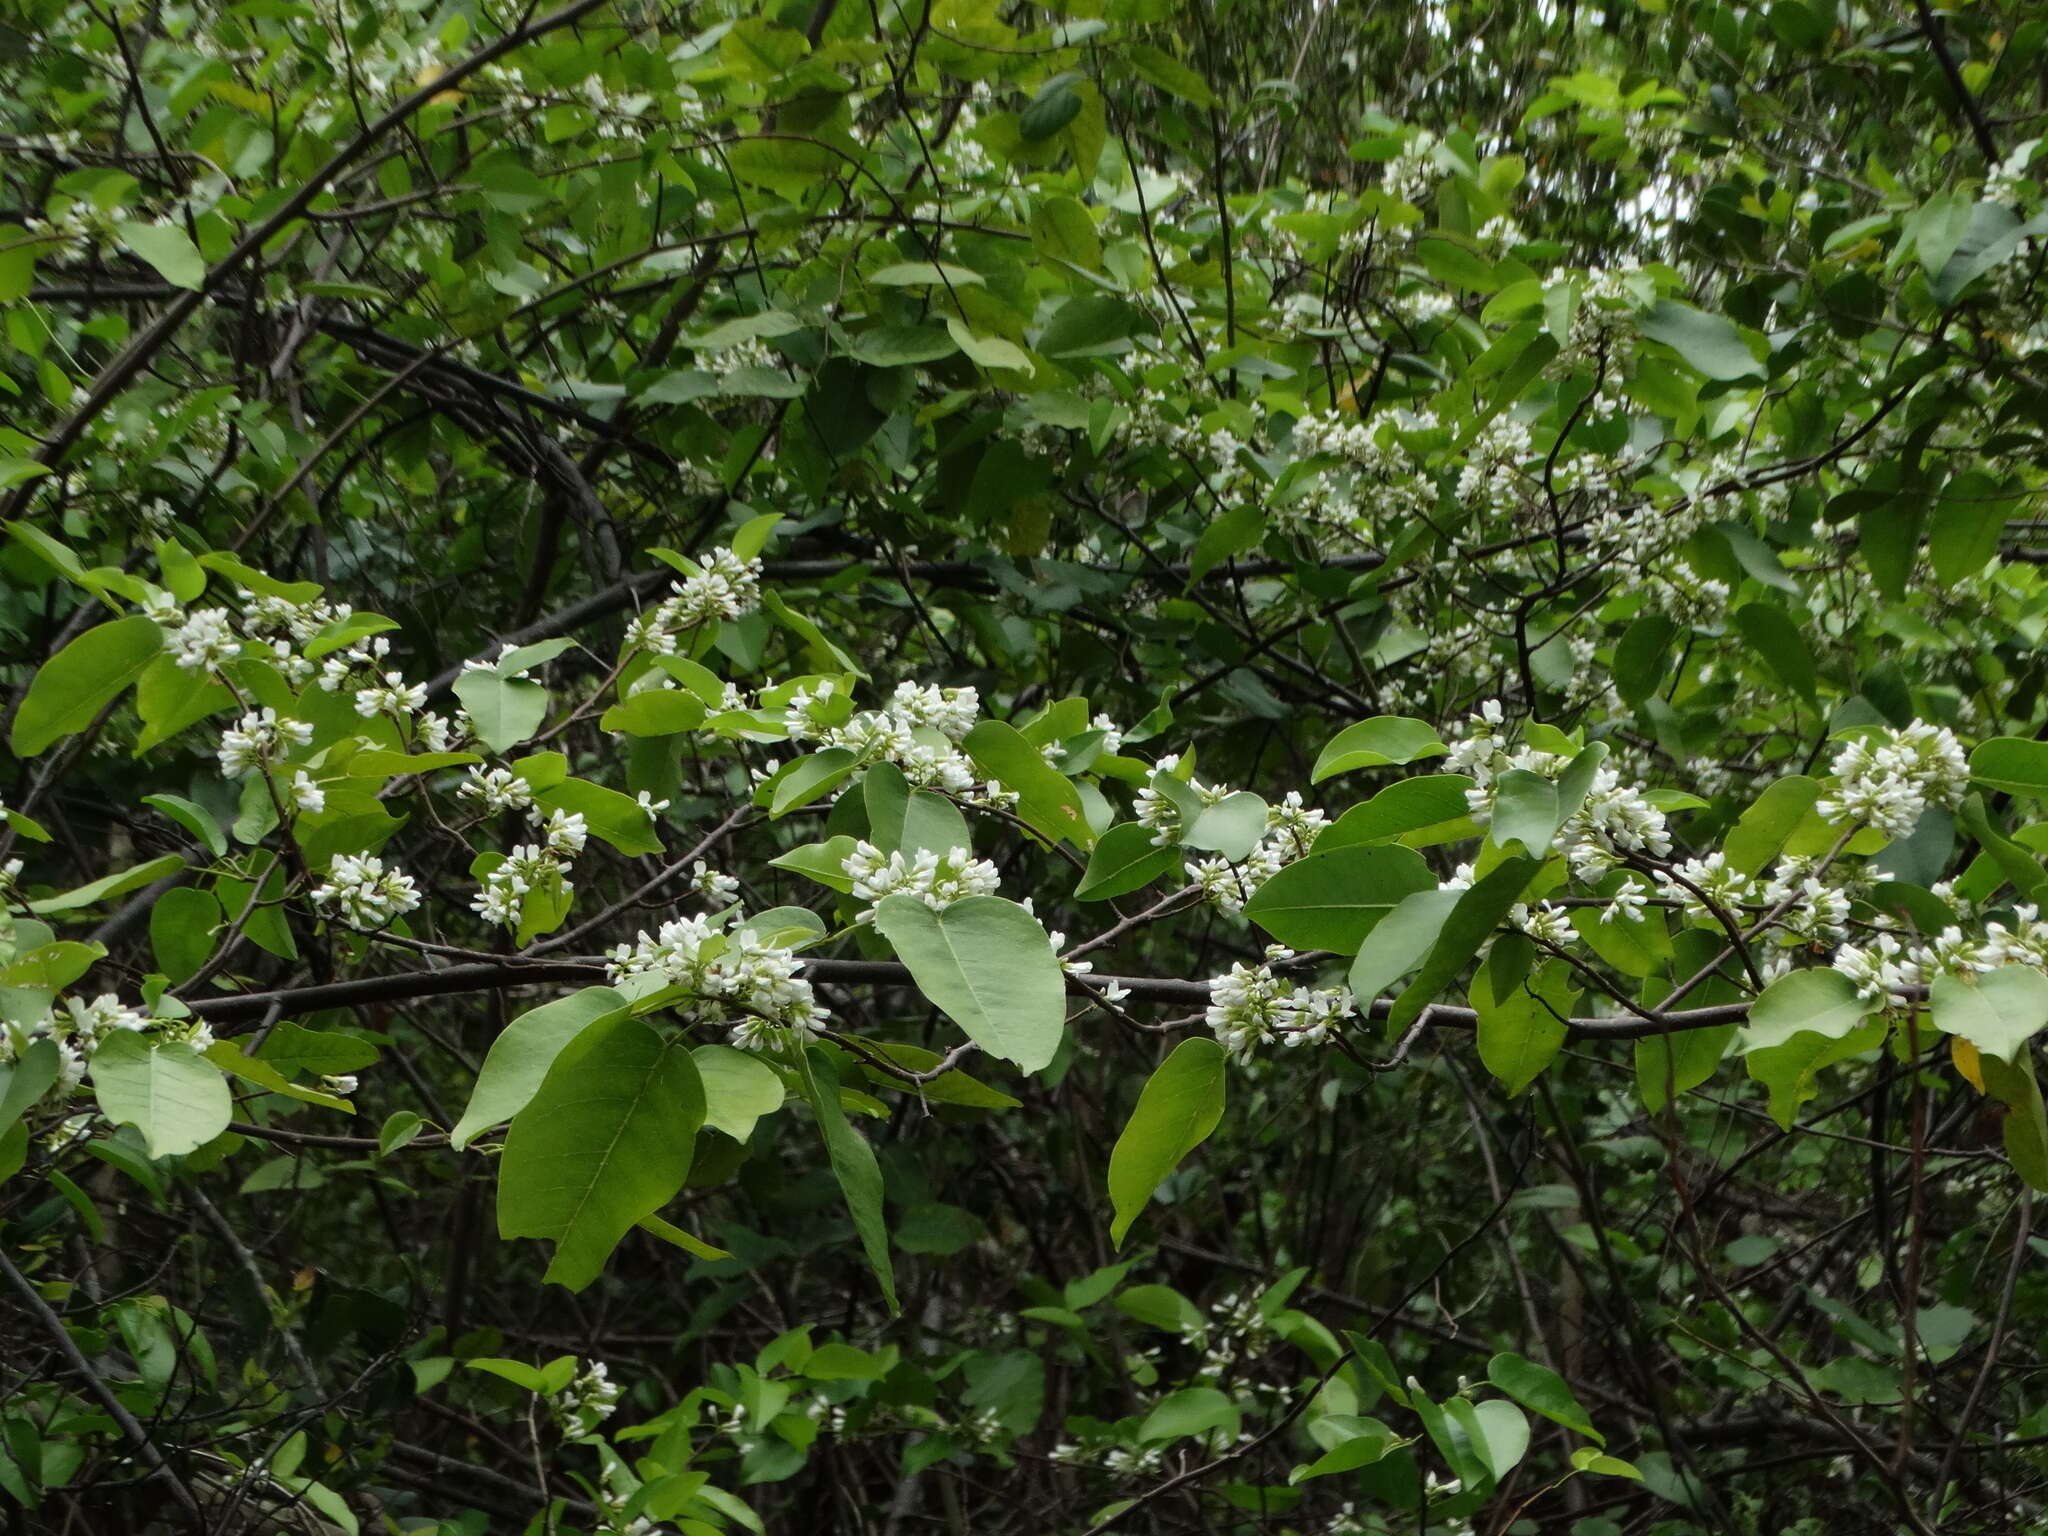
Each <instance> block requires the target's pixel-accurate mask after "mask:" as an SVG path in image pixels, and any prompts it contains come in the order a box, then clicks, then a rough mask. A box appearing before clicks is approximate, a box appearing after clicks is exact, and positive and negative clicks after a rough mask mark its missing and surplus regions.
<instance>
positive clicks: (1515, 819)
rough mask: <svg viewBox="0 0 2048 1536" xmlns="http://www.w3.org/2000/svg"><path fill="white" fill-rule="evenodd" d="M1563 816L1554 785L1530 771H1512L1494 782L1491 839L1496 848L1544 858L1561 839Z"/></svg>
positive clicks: (1524, 769) (1515, 769) (1525, 769)
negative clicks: (1556, 839)
mask: <svg viewBox="0 0 2048 1536" xmlns="http://www.w3.org/2000/svg"><path fill="white" fill-rule="evenodd" d="M1561 814H1562V807H1561V806H1560V805H1559V803H1558V798H1557V785H1556V783H1555V782H1554V781H1552V780H1550V779H1546V778H1545V777H1544V776H1543V775H1542V774H1540V773H1532V772H1530V771H1529V770H1528V769H1527V768H1510V769H1509V770H1508V771H1507V772H1506V773H1503V774H1502V775H1501V776H1500V777H1499V778H1498V779H1496V780H1494V802H1493V824H1492V826H1491V827H1490V828H1489V829H1488V835H1489V838H1490V840H1491V841H1492V843H1493V845H1494V846H1495V847H1496V848H1511V849H1513V850H1514V851H1516V852H1518V853H1526V854H1531V855H1533V856H1535V857H1538V858H1542V857H1544V856H1546V855H1548V854H1549V852H1550V845H1551V843H1552V841H1553V840H1554V839H1555V838H1556V837H1557V824H1558V821H1559V820H1560V818H1561Z"/></svg>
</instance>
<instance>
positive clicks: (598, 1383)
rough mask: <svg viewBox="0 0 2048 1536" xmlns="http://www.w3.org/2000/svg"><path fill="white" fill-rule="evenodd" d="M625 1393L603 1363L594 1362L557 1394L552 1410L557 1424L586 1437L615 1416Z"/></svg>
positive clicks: (550, 1404) (599, 1361)
mask: <svg viewBox="0 0 2048 1536" xmlns="http://www.w3.org/2000/svg"><path fill="white" fill-rule="evenodd" d="M622 1391H623V1388H621V1387H620V1386H619V1385H618V1384H617V1383H615V1382H614V1381H613V1380H612V1379H611V1373H610V1371H609V1370H607V1369H606V1367H605V1364H604V1362H603V1361H602V1360H593V1361H591V1362H590V1364H588V1365H587V1366H585V1367H584V1368H583V1370H582V1372H581V1373H580V1374H579V1375H578V1376H577V1377H576V1379H575V1380H573V1381H571V1382H570V1383H569V1385H567V1386H566V1387H564V1388H562V1390H561V1391H559V1392H557V1393H556V1394H555V1395H554V1398H553V1400H552V1401H551V1402H550V1403H549V1405H548V1406H549V1409H550V1410H551V1411H552V1413H553V1415H554V1419H555V1422H556V1423H557V1424H559V1425H561V1427H562V1428H563V1429H564V1430H566V1431H568V1432H569V1433H571V1434H579V1435H587V1434H589V1433H590V1432H591V1431H592V1430H594V1429H596V1428H597V1426H598V1425H599V1424H602V1423H603V1422H604V1421H605V1420H606V1419H608V1418H610V1417H611V1416H612V1410H613V1409H615V1408H616V1407H618V1404H619V1397H620V1395H621V1393H622Z"/></svg>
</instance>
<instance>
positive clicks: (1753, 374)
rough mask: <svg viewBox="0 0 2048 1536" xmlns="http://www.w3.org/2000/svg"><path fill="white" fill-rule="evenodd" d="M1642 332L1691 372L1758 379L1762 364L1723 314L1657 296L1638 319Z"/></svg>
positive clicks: (1714, 376)
mask: <svg viewBox="0 0 2048 1536" xmlns="http://www.w3.org/2000/svg"><path fill="white" fill-rule="evenodd" d="M1639 328H1640V329H1641V331H1642V333H1643V334H1644V335H1645V336H1647V337H1649V338H1650V340H1652V341H1661V342H1663V343H1664V345H1665V346H1667V347H1669V348H1671V350H1672V351H1674V352H1676V353H1677V354H1678V355H1679V356H1680V357H1682V358H1684V359H1685V362H1686V365H1687V366H1688V367H1690V368H1691V369H1692V370H1693V371H1694V372H1695V373H1700V374H1704V375H1705V376H1706V377H1708V378H1710V379H1726V380H1734V379H1761V378H1762V377H1763V373H1764V370H1763V365H1762V364H1761V363H1759V362H1758V361H1757V358H1756V354H1755V353H1754V352H1752V351H1751V350H1750V346H1749V343H1748V342H1747V341H1746V340H1744V339H1743V335H1742V332H1740V331H1738V330H1737V329H1736V328H1735V324H1734V322H1733V321H1731V320H1729V319H1728V318H1727V317H1726V316H1724V315H1709V314H1704V313H1702V312H1701V311H1699V310H1697V309H1694V308H1693V307H1692V306H1691V305H1689V304H1680V303H1678V302H1676V301H1675V300H1672V299H1659V300H1658V301H1657V302H1656V303H1655V304H1654V305H1652V306H1651V307H1650V309H1649V310H1648V311H1647V312H1646V313H1645V314H1644V315H1643V317H1642V319H1641V321H1640V322H1639Z"/></svg>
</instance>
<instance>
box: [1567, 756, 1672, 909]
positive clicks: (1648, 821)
mask: <svg viewBox="0 0 2048 1536" xmlns="http://www.w3.org/2000/svg"><path fill="white" fill-rule="evenodd" d="M1561 840H1562V842H1563V843H1564V851H1565V857H1566V858H1567V859H1569V860H1570V861H1571V867H1572V873H1573V874H1574V875H1575V876H1577V877H1578V878H1579V879H1581V880H1588V881H1591V880H1598V879H1599V878H1600V877H1601V876H1602V875H1604V874H1606V873H1607V872H1608V871H1609V870H1610V869H1612V868H1613V867H1614V866H1615V864H1616V863H1618V862H1619V861H1620V860H1621V858H1622V857H1623V856H1624V855H1626V854H1632V853H1633V854H1646V855H1648V856H1650V857H1652V858H1659V859H1661V858H1663V857H1664V856H1665V855H1667V854H1668V853H1670V852H1671V830H1670V828H1669V826H1668V825H1667V824H1666V822H1665V817H1664V813H1663V812H1662V811H1661V810H1659V809H1658V808H1657V807H1656V806H1654V805H1652V804H1651V803H1650V802H1649V800H1648V799H1646V798H1645V797H1644V795H1643V792H1642V791H1641V790H1639V789H1637V788H1636V787H1635V786H1634V785H1632V784H1624V783H1623V782H1622V778H1621V774H1620V771H1619V770H1617V769H1616V768H1614V767H1613V766H1612V765H1611V764H1608V763H1602V764H1601V765H1600V767H1599V768H1598V769H1596V770H1595V771H1594V774H1593V787H1592V788H1591V789H1589V790H1587V791H1586V798H1585V801H1584V802H1583V803H1582V804H1581V805H1580V806H1579V808H1578V810H1577V811H1575V812H1573V813H1572V815H1571V816H1570V817H1569V818H1568V819H1567V820H1566V822H1565V824H1564V830H1563V834H1562V839H1561Z"/></svg>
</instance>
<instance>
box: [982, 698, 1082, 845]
mask: <svg viewBox="0 0 2048 1536" xmlns="http://www.w3.org/2000/svg"><path fill="white" fill-rule="evenodd" d="M960 746H961V748H962V749H963V750H964V751H965V752H966V753H967V755H968V756H969V757H970V758H972V759H973V760H974V765H975V767H977V768H979V769H980V770H981V771H982V772H983V773H985V774H987V775H988V776H989V777H990V778H992V779H994V780H995V781H996V782H997V783H998V784H1000V785H1002V786H1003V788H1005V789H1014V790H1015V791H1016V792H1017V797H1018V798H1017V814H1018V815H1019V816H1021V817H1022V818H1023V819H1024V821H1025V822H1026V823H1027V824H1028V825H1029V826H1030V827H1031V828H1032V829H1033V830H1035V831H1037V832H1038V833H1039V834H1040V835H1042V836H1043V837H1044V838H1045V839H1046V840H1047V841H1048V842H1054V843H1057V842H1060V841H1062V840H1064V841H1067V842H1071V843H1074V844H1076V845H1077V846H1079V847H1082V848H1088V847H1091V846H1092V845H1093V844H1094V842H1095V834H1094V832H1092V831H1091V830H1090V829H1089V826H1088V817H1087V816H1086V814H1085V813H1084V812H1083V811H1082V809H1081V797H1080V795H1078V794H1077V793H1076V792H1075V790H1074V781H1073V780H1072V779H1069V778H1068V777H1067V776H1066V775H1065V774H1063V773H1061V772H1059V771H1058V770H1057V769H1055V768H1053V767H1052V766H1051V765H1049V764H1048V763H1047V762H1046V760H1045V759H1044V758H1042V757H1040V756H1039V755H1038V749H1037V748H1036V747H1034V746H1032V745H1031V743H1030V742H1028V741H1026V740H1025V739H1024V737H1023V735H1022V734H1021V733H1019V732H1018V730H1017V728H1016V727H1015V726H1012V725H1007V724H1005V723H1004V722H1003V721H1000V720H983V721H982V722H980V723H979V724H978V725H976V726H975V727H974V729H973V730H971V731H969V732H968V733H967V734H966V735H965V736H964V737H962V738H961V741H960Z"/></svg>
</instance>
